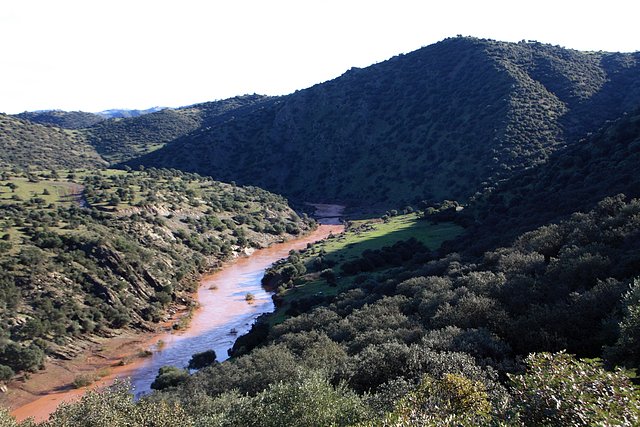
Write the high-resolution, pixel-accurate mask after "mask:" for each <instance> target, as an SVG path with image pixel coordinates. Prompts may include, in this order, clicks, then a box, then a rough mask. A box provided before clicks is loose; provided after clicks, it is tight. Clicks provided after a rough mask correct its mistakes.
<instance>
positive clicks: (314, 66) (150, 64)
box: [0, 0, 640, 114]
mask: <svg viewBox="0 0 640 427" xmlns="http://www.w3.org/2000/svg"><path fill="white" fill-rule="evenodd" d="M638 16H640V2H638V1H637V0H635V1H634V0H608V1H602V0H600V1H592V0H583V1H580V2H578V1H568V0H566V1H565V0H530V1H526V2H525V1H520V0H510V1H506V0H484V1H482V0H438V1H432V0H422V1H415V0H393V1H391V0H386V1H379V0H362V1H361V0H339V1H336V0H322V1H321V0H313V1H307V0H291V1H290V0H224V1H219V0H179V1H178V0H170V1H166V0H108V1H103V0H2V4H1V5H0V40H1V41H2V45H1V46H2V47H1V50H0V112H5V113H9V114H13V113H18V112H22V111H33V110H46V109H61V110H68V111H76V110H82V111H91V112H97V111H102V110H106V109H111V108H128V109H145V108H149V107H154V106H165V107H178V106H184V105H191V104H195V103H199V102H206V101H214V100H219V99H225V98H229V97H233V96H236V95H243V94H252V93H259V94H266V95H283V94H287V93H291V92H294V91H295V90H298V89H304V88H306V87H309V86H312V85H314V84H316V83H321V82H323V81H326V80H330V79H332V78H335V77H338V76H340V75H341V74H343V73H344V72H345V71H347V70H348V69H349V68H351V67H366V66H368V65H371V64H374V63H377V62H381V61H384V60H386V59H388V58H390V57H392V56H394V55H398V54H400V53H407V52H410V51H413V50H416V49H419V48H420V47H423V46H427V45H429V44H432V43H436V42H438V41H440V40H442V39H444V38H446V37H453V36H456V35H458V34H461V35H465V36H467V35H470V36H476V37H482V38H490V39H495V40H503V41H514V42H517V41H520V40H537V41H540V42H544V43H551V44H553V45H560V46H564V47H567V48H572V49H578V50H591V51H597V50H604V51H620V52H634V51H638V50H640V26H639V25H638V23H637V19H638Z"/></svg>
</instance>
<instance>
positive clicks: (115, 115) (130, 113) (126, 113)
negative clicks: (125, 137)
mask: <svg viewBox="0 0 640 427" xmlns="http://www.w3.org/2000/svg"><path fill="white" fill-rule="evenodd" d="M165 108H166V107H152V108H147V109H146V110H126V109H117V108H116V109H112V110H104V111H100V112H99V113H95V114H96V115H98V116H100V117H102V118H105V119H123V118H127V117H139V116H144V115H145V114H151V113H157V112H158V111H162V110H164V109H165Z"/></svg>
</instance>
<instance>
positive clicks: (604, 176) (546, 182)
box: [456, 110, 640, 253]
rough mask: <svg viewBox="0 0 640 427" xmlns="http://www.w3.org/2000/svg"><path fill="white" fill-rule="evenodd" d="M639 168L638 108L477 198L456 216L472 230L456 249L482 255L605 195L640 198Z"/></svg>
mask: <svg viewBox="0 0 640 427" xmlns="http://www.w3.org/2000/svg"><path fill="white" fill-rule="evenodd" d="M639 164H640V110H636V111H635V112H632V113H630V114H625V115H624V116H622V117H621V118H620V119H618V120H615V121H612V122H609V123H608V124H607V125H606V126H604V127H603V128H602V129H600V130H599V131H598V132H596V133H594V134H592V135H590V136H589V137H587V138H585V139H583V140H581V141H580V142H579V143H577V144H574V145H572V146H569V147H567V148H566V149H564V150H560V151H557V152H556V153H554V154H552V155H551V157H550V158H549V161H548V162H546V163H545V164H543V165H540V166H538V167H536V168H532V169H529V170H526V171H523V172H521V173H517V174H515V175H514V176H513V177H511V178H509V179H506V180H504V181H502V182H500V183H499V184H497V185H496V186H495V187H493V188H489V189H488V190H487V191H486V192H484V193H483V194H482V195H479V196H478V197H476V198H475V200H473V201H472V202H471V203H470V206H469V207H468V208H467V209H465V210H464V211H463V212H462V213H461V214H460V215H459V217H460V218H458V219H459V220H460V221H461V222H463V223H465V224H467V225H470V227H469V229H468V230H467V233H466V238H464V239H462V240H460V241H459V242H457V244H456V248H458V249H460V250H463V249H464V250H466V251H470V252H475V253H481V252H482V251H484V250H486V249H487V248H492V247H495V246H496V245H499V244H500V245H505V244H509V243H510V242H511V241H512V240H513V239H514V238H515V237H516V236H517V235H518V234H521V233H524V232H526V231H529V230H532V229H534V228H536V227H538V226H541V225H543V224H547V223H550V222H557V221H559V220H561V219H565V218H567V217H568V216H569V215H570V214H571V213H573V212H575V211H581V212H586V211H589V210H591V209H593V208H594V206H595V205H596V203H597V202H598V201H600V200H601V199H603V198H605V197H608V196H615V195H616V194H625V195H626V196H627V197H631V198H637V197H640V177H639V176H638V174H637V169H638V165H639Z"/></svg>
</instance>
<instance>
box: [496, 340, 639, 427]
mask: <svg viewBox="0 0 640 427" xmlns="http://www.w3.org/2000/svg"><path fill="white" fill-rule="evenodd" d="M525 363H526V365H527V371H526V373H525V374H524V375H509V378H510V379H511V383H512V390H513V391H512V396H513V404H514V406H515V409H516V411H517V413H518V416H519V417H520V421H521V422H522V423H523V424H524V425H525V426H541V425H544V426H558V427H560V426H592V425H607V426H609V425H616V426H636V425H639V423H640V397H639V396H638V393H637V392H636V390H635V388H634V386H633V384H632V383H631V381H630V379H629V377H628V376H627V375H626V374H625V373H624V372H623V371H621V370H616V371H614V372H609V371H605V370H604V369H603V368H602V366H601V365H600V364H599V363H598V362H596V361H593V360H579V359H576V358H575V357H573V356H571V355H569V354H566V353H564V352H560V353H553V354H552V353H537V354H536V353H534V354H531V355H529V356H528V357H527V359H526V360H525Z"/></svg>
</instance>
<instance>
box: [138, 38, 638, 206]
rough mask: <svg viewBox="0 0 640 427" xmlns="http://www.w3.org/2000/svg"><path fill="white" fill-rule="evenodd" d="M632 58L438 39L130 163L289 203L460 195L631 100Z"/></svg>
mask: <svg viewBox="0 0 640 427" xmlns="http://www.w3.org/2000/svg"><path fill="white" fill-rule="evenodd" d="M639 59H640V54H638V53H636V54H622V53H605V52H578V51H574V50H569V49H564V48H561V47H558V46H551V45H545V44H541V43H536V42H531V43H524V42H522V43H504V42H497V41H492V40H481V39H475V38H462V37H459V38H452V39H447V40H444V41H442V42H440V43H436V44H434V45H431V46H427V47H425V48H422V49H420V50H417V51H415V52H412V53H409V54H406V55H400V56H397V57H394V58H392V59H390V60H388V61H385V62H382V63H379V64H375V65H372V66H370V67H367V68H364V69H355V68H354V69H351V70H349V71H348V72H346V73H345V74H344V75H342V76H340V77H339V78H336V79H334V80H331V81H328V82H325V83H322V84H318V85H316V86H313V87H311V88H308V89H305V90H301V91H297V92H295V93H293V94H291V95H288V96H283V97H279V98H276V99H274V100H271V101H270V102H269V103H265V104H264V105H261V108H255V109H250V110H247V111H244V112H242V114H234V115H233V116H229V117H227V120H224V121H219V122H217V123H214V124H212V125H211V126H202V127H199V128H197V129H195V130H193V131H192V132H190V133H187V134H185V135H183V136H182V137H180V138H178V139H176V140H175V141H173V142H171V143H170V144H168V145H167V146H165V147H164V148H162V149H161V150H157V151H154V152H153V153H150V154H148V155H146V156H143V157H141V158H139V159H135V160H132V161H130V162H129V164H130V165H132V166H133V165H138V164H144V165H147V166H165V167H172V168H179V169H183V170H188V171H194V172H198V173H201V174H206V175H211V176H214V177H216V178H217V179H222V180H227V181H229V180H235V181H236V182H239V183H244V184H252V185H258V186H261V187H263V188H267V189H270V190H272V191H275V192H278V193H281V194H284V195H286V196H287V197H289V198H292V199H294V200H298V201H304V200H307V201H315V200H322V201H333V202H343V203H345V204H348V205H350V206H357V205H360V206H363V205H369V206H370V205H375V204H378V205H382V206H394V207H397V206H402V205H404V204H406V203H413V202H417V201H418V200H422V199H427V200H441V199H444V198H455V199H466V198H468V197H470V196H472V195H473V194H474V193H475V192H477V191H479V190H481V189H482V188H484V187H488V186H492V185H493V183H495V182H497V181H499V180H500V179H503V178H506V177H508V176H510V175H511V174H512V173H513V172H515V171H518V170H522V169H525V168H528V167H532V166H534V165H537V164H541V163H543V162H545V161H546V160H547V159H548V157H549V156H550V155H551V154H552V153H553V152H554V151H556V150H557V149H559V148H562V147H564V146H566V145H568V144H574V143H577V142H578V141H579V139H580V138H581V137H582V136H584V134H585V133H586V132H591V131H595V130H597V129H598V127H600V126H601V125H602V124H604V122H605V121H606V120H609V119H615V118H616V117H618V116H619V115H621V114H622V113H623V112H624V111H628V110H630V109H632V108H635V107H636V106H637V105H638V104H640V89H639V88H640V73H639V72H638V71H639V70H638V69H639V66H640V61H639ZM285 165H286V167H285Z"/></svg>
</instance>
